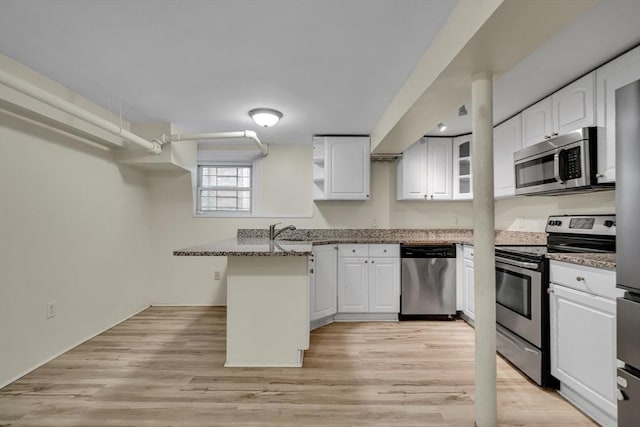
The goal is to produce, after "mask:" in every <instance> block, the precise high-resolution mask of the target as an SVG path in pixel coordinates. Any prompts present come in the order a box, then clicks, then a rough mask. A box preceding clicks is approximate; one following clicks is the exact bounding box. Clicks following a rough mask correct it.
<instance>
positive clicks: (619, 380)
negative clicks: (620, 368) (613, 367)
mask: <svg viewBox="0 0 640 427" xmlns="http://www.w3.org/2000/svg"><path fill="white" fill-rule="evenodd" d="M616 382H617V383H618V385H619V386H620V387H621V388H627V386H628V385H629V384H628V383H627V379H626V378H623V377H617V378H616Z"/></svg>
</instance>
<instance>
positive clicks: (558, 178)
mask: <svg viewBox="0 0 640 427" xmlns="http://www.w3.org/2000/svg"><path fill="white" fill-rule="evenodd" d="M561 152H562V150H558V151H556V154H554V155H553V176H554V177H555V179H556V181H558V182H559V183H560V184H564V181H563V180H562V177H561V176H560V153H561Z"/></svg>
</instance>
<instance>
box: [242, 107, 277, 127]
mask: <svg viewBox="0 0 640 427" xmlns="http://www.w3.org/2000/svg"><path fill="white" fill-rule="evenodd" d="M249 116H251V118H252V119H253V121H254V122H256V123H257V124H258V125H260V126H264V127H266V128H270V127H271V126H273V125H275V124H276V123H278V121H279V120H280V119H281V118H282V113H281V112H280V111H278V110H274V109H272V108H254V109H253V110H251V111H249Z"/></svg>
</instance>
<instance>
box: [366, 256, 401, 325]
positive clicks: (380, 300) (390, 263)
mask: <svg viewBox="0 0 640 427" xmlns="http://www.w3.org/2000/svg"><path fill="white" fill-rule="evenodd" d="M369 311H370V312H372V313H398V312H400V259H399V258H370V259H369Z"/></svg>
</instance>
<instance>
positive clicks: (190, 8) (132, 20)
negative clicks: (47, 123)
mask: <svg viewBox="0 0 640 427" xmlns="http://www.w3.org/2000/svg"><path fill="white" fill-rule="evenodd" d="M456 4H457V0H423V1H417V0H323V1H315V0H190V1H150V0H147V1H145V0H139V1H124V0H121V1H118V0H111V1H104V0H93V1H73V0H72V1H69V0H49V1H46V0H45V1H43V0H30V1H21V0H0V52H1V53H3V54H5V55H7V56H9V57H11V58H13V59H15V60H17V61H19V62H21V63H23V64H25V65H27V66H29V67H31V68H33V69H35V70H36V71H38V72H40V73H42V74H44V75H46V76H48V77H49V78H51V79H53V80H55V81H58V82H60V83H62V84H63V85H65V86H67V87H69V88H71V89H72V90H74V91H76V92H77V93H79V94H81V95H83V96H85V97H87V98H89V99H91V100H92V101H94V102H96V103H98V104H100V105H103V106H105V107H107V108H109V106H110V107H111V108H112V109H114V110H117V109H118V103H119V99H120V98H122V108H123V114H124V116H125V117H127V118H128V119H130V120H132V121H162V122H170V123H174V124H176V125H177V126H178V128H179V129H181V130H182V131H183V132H223V131H233V130H242V129H253V130H256V131H257V132H258V135H259V136H260V138H261V139H262V140H263V141H266V142H270V143H310V142H311V137H312V135H314V134H368V133H369V132H370V131H371V130H372V128H373V127H374V125H375V124H376V122H377V121H378V119H379V118H380V116H381V115H382V113H383V112H384V110H385V108H386V107H387V106H388V105H389V103H390V101H391V99H392V98H393V96H394V95H395V94H396V92H397V91H398V89H399V88H400V87H401V85H402V84H403V83H404V81H405V79H406V78H407V77H408V76H409V74H410V73H411V71H412V69H413V67H414V65H415V64H416V63H417V62H418V60H419V59H420V58H421V56H422V55H423V54H424V52H425V51H426V49H427V48H428V47H429V44H430V43H431V41H432V39H433V37H434V36H435V34H436V33H437V32H438V30H439V29H440V28H441V26H442V25H443V24H444V22H445V21H446V19H447V17H448V15H449V13H450V12H451V10H452V9H453V8H454V7H455V5H456ZM639 17H640V1H639V0H601V2H600V3H599V4H598V5H597V6H595V7H594V8H593V9H592V10H591V11H589V12H588V13H587V14H586V15H584V16H582V17H580V18H578V20H576V21H575V22H574V23H573V24H571V25H570V26H569V27H567V28H566V29H565V30H563V31H562V32H561V33H559V34H557V35H556V36H554V37H553V38H552V39H551V40H550V41H549V42H548V43H546V44H545V45H544V46H543V47H542V48H541V49H539V50H538V51H536V52H535V53H534V54H532V55H531V56H529V57H528V58H526V59H525V60H523V61H522V62H521V63H520V64H518V65H517V66H516V67H515V68H514V69H512V70H511V71H510V72H508V73H507V74H505V75H504V76H500V77H498V78H497V80H496V83H495V98H494V118H495V121H496V123H497V122H500V121H502V120H504V119H506V118H508V117H510V116H511V115H513V114H514V113H516V112H518V111H520V110H521V109H523V108H524V107H526V106H528V105H530V104H532V103H533V102H535V101H536V100H538V99H540V98H542V97H544V96H545V95H547V94H549V93H551V92H553V91H555V90H556V89H558V88H560V87H561V86H563V85H564V84H566V83H568V82H569V81H571V80H573V79H575V78H577V77H579V76H581V75H582V74H584V73H585V72H587V71H589V70H591V69H593V68H594V67H595V66H597V65H599V64H601V63H603V62H605V61H607V60H609V59H611V58H613V57H615V56H616V55H617V54H619V53H621V52H622V51H624V50H626V49H629V48H631V47H633V46H635V45H637V44H639V43H640V24H639V19H638V18H639ZM256 107H272V108H276V109H279V110H280V111H282V112H283V113H284V118H283V120H282V121H281V122H280V123H279V124H278V125H277V126H276V127H274V128H270V129H260V128H258V127H257V126H256V125H255V124H253V122H252V121H251V119H250V118H249V117H248V115H247V112H248V111H249V110H250V109H252V108H256ZM467 107H469V105H468V104H467ZM468 110H469V111H470V108H468ZM443 121H444V122H445V123H446V124H447V126H448V129H447V131H446V132H445V133H444V134H445V135H457V134H461V133H466V132H469V131H470V127H471V126H470V117H469V116H466V117H462V118H460V117H457V111H454V112H452V113H451V116H450V117H447V118H443ZM429 133H430V134H436V133H437V132H436V131H435V130H434V131H432V132H429Z"/></svg>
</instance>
